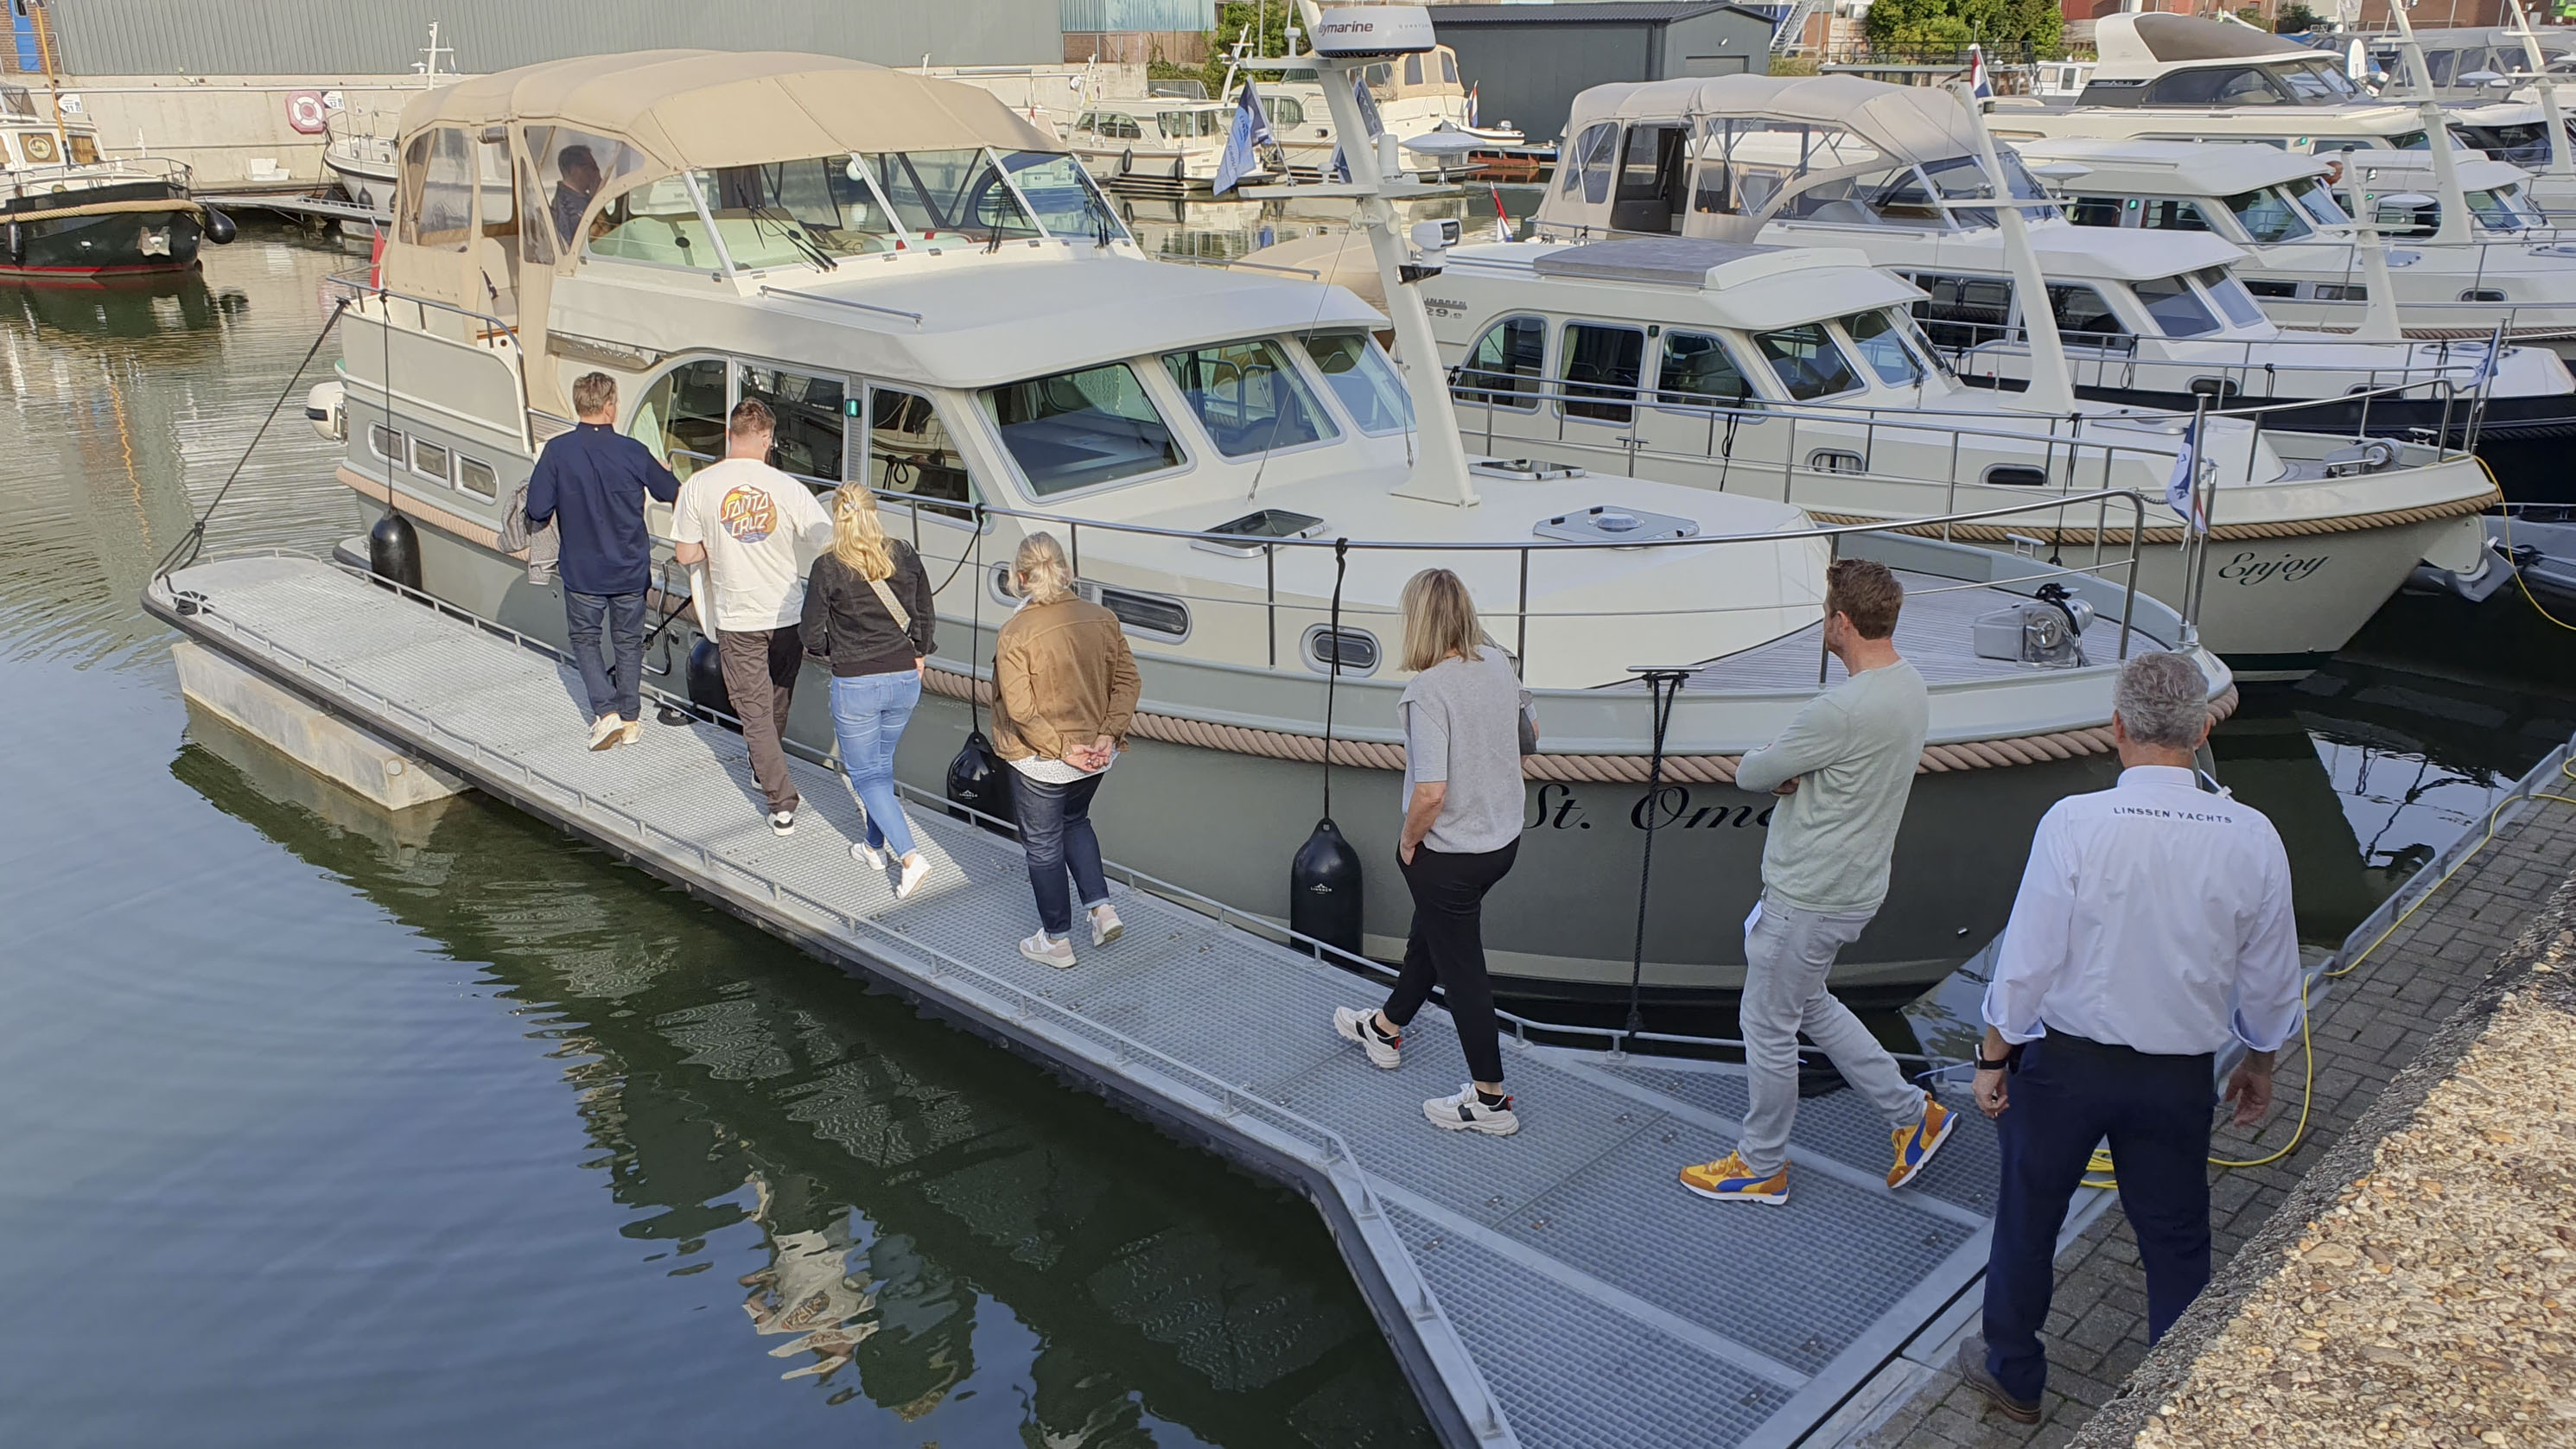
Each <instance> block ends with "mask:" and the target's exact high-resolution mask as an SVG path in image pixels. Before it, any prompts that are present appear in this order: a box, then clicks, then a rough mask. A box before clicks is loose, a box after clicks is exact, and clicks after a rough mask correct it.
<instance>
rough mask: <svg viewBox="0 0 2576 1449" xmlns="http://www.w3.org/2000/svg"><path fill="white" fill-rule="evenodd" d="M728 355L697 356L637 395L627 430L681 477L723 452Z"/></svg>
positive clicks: (729, 404) (729, 402) (730, 402)
mask: <svg viewBox="0 0 2576 1449" xmlns="http://www.w3.org/2000/svg"><path fill="white" fill-rule="evenodd" d="M726 373H727V368H726V366H725V362H724V359H722V358H719V357H697V358H691V359H690V360H689V361H687V362H683V363H681V364H680V365H679V366H677V367H675V368H672V369H671V370H670V371H669V372H666V373H663V374H662V375H661V376H660V377H657V378H655V379H653V382H652V384H651V385H650V386H648V387H646V388H645V389H644V392H643V395H642V396H641V397H639V398H637V399H636V402H635V415H634V416H633V417H632V418H630V419H628V421H627V424H626V435H627V436H628V437H631V438H633V439H634V440H635V441H637V442H639V443H642V444H643V445H644V446H645V447H646V448H648V449H650V450H651V451H652V454H653V456H654V457H656V458H659V459H661V460H662V462H663V464H664V465H665V466H667V467H668V468H669V469H670V470H671V471H672V472H674V473H677V474H678V475H680V476H681V477H682V478H686V477H688V476H689V475H690V474H691V473H694V472H696V471H697V470H698V469H699V468H701V467H704V466H705V465H707V464H709V463H712V462H715V461H716V460H717V459H719V458H722V457H723V456H724V432H725V416H726V414H727V413H728V412H730V411H731V410H732V407H733V399H732V397H731V396H730V395H728V394H727V392H726V390H725V387H726Z"/></svg>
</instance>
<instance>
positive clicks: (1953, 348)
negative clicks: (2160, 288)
mask: <svg viewBox="0 0 2576 1449" xmlns="http://www.w3.org/2000/svg"><path fill="white" fill-rule="evenodd" d="M1915 321H1916V322H1917V323H1918V324H1919V325H1921V326H1923V328H1924V329H1925V331H1926V332H1927V334H1928V333H1932V332H1936V331H1937V332H1938V333H1939V334H1940V338H1939V340H1933V342H1932V345H1933V346H1935V347H1937V348H1939V349H1940V350H1941V353H1942V355H1943V356H1944V357H1945V358H1947V359H1948V360H1949V363H1950V367H1951V370H1952V371H1954V372H1958V373H1961V374H1963V375H1967V376H1975V377H1983V378H1986V379H1988V380H1989V381H1992V380H1994V379H1996V378H1997V377H1998V376H1999V374H1998V373H1997V372H1996V371H1995V370H1994V364H1995V363H1996V362H1997V361H2009V360H2012V359H2027V358H2028V357H2029V356H2030V338H2029V335H2028V334H2027V333H2026V332H2024V331H2023V329H2022V328H2020V327H2019V326H2016V325H2014V324H2011V323H2006V322H1968V321H1957V320H1952V319H1948V318H1931V319H1926V318H1922V317H1917V318H1916V319H1915ZM2060 330H2061V332H2063V328H2062V327H2061V329H2060ZM1951 339H1957V340H1951ZM1927 340H1931V339H1929V338H1927ZM2374 346H2375V347H2380V348H2385V349H2390V350H2401V351H2403V352H2404V353H2405V354H2406V355H2407V357H2408V358H2409V359H2410V361H2409V362H2407V363H2405V364H2403V365H2399V366H2394V367H2392V366H2388V365H2385V364H2380V363H2371V362H2356V361H2351V360H2345V361H2325V362H2311V361H2302V360H2299V353H2300V351H2301V350H2302V349H2320V348H2333V349H2337V350H2340V351H2343V352H2346V353H2349V352H2351V351H2352V350H2353V349H2355V348H2357V347H2374ZM2150 349H2172V351H2153V350H2150ZM2185 349H2188V350H2190V352H2191V353H2192V354H2193V355H2188V356H2185V355H2179V354H2180V353H2181V352H2182V351H2183V350H2185ZM2065 351H2066V362H2067V368H2068V371H2069V372H2070V373H2072V374H2073V378H2072V380H2073V382H2074V383H2075V385H2076V386H2077V387H2095V388H2104V389H2121V390H2129V391H2135V390H2140V389H2141V388H2142V387H2143V388H2144V390H2146V391H2167V392H2170V391H2176V390H2177V389H2174V388H2171V387H2156V386H2154V385H2153V384H2152V382H2150V383H2147V384H2142V383H2141V382H2140V380H2139V379H2140V374H2141V370H2142V369H2154V370H2156V371H2158V372H2188V373H2190V374H2192V376H2191V378H2190V381H2189V383H2188V384H2187V386H2186V387H2185V388H2183V389H2180V390H2183V391H2189V392H2194V393H2198V394H2200V395H2201V396H2204V397H2206V398H2208V399H2209V400H2210V402H2211V404H2212V407H2213V410H2214V411H2219V412H2225V411H2227V410H2228V408H2227V406H2226V404H2227V400H2228V399H2230V398H2253V397H2260V398H2263V399H2265V400H2267V401H2276V402H2283V403H2291V404H2298V403H2333V402H2341V401H2345V400H2347V397H2348V396H2357V394H2348V393H2347V388H2348V387H2357V388H2358V389H2360V390H2361V391H2362V392H2369V393H2373V394H2377V395H2383V396H2384V395H2385V394H2386V393H2387V392H2389V391H2391V390H2403V389H2408V388H2423V389H2425V390H2426V391H2425V397H2424V398H2423V399H2418V401H2422V400H2429V399H2431V398H2433V397H2435V396H2437V393H2436V392H2435V390H2434V389H2435V385H2436V384H2440V383H2448V384H2450V386H2451V388H2452V390H2453V391H2454V392H2459V391H2463V390H2472V389H2474V387H2475V386H2476V382H2477V378H2478V374H2479V370H2480V369H2481V368H2482V367H2483V366H2484V365H2485V361H2486V355H2487V342H2486V339H2485V338H2475V339H2471V338H2444V339H2435V340H2430V341H2424V342H2389V343H2368V342H2356V341H2354V340H2353V339H2352V338H2350V337H2345V336H2340V335H2334V336H2315V337H2294V336H2278V337H2141V336H2138V335H2135V334H2132V333H2121V334H2118V335H2116V336H2114V335H2109V334H2101V333H2074V334H2069V335H2067V340H2066V346H2065ZM2257 352H2261V353H2264V354H2272V353H2282V354H2287V356H2288V359H2289V360H2286V361H2285V360H2279V359H2277V358H2274V357H2271V356H2268V355H2267V356H2262V357H2258V356H2256V353H2257ZM2231 354H2232V356H2231ZM2428 354H2429V360H2423V361H2415V360H2412V359H2417V358H2419V357H2426V356H2427V355H2428ZM2311 378H2332V379H2335V380H2336V383H2335V385H2334V386H2333V389H2332V391H2329V392H2313V391H2311V392H2305V393H2302V394H2300V395H2299V396H2297V397H2290V398H2284V397H2282V396H2281V386H2282V383H2283V381H2284V380H2287V381H2289V382H2291V383H2293V384H2295V383H2297V382H2299V381H2300V380H2302V379H2311ZM2258 383H2259V384H2260V386H2259V389H2258V387H2257V384H2258Z"/></svg>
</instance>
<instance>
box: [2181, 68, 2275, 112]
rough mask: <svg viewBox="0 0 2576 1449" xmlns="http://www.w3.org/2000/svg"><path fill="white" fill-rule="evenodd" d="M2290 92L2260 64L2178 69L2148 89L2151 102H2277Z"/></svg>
mask: <svg viewBox="0 0 2576 1449" xmlns="http://www.w3.org/2000/svg"><path fill="white" fill-rule="evenodd" d="M2289 99H2290V96H2289V95H2288V93H2287V92H2286V91H2285V90H2284V89H2283V88H2282V87H2281V86H2279V85H2278V84H2277V83H2275V82H2274V81H2273V80H2272V78H2271V77H2270V76H2268V75H2266V74H2264V70H2263V67H2261V66H2259V65H2238V66H2209V67H2204V68H2202V69H2199V70H2178V71H2175V72H2173V73H2172V74H2170V75H2166V76H2164V77H2162V78H2160V79H2158V80H2157V81H2156V83H2155V86H2154V87H2153V88H2152V89H2151V90H2150V91H2149V92H2148V97H2147V104H2148V105H2151V106H2276V105H2279V104H2281V103H2282V102H2283V101H2286V100H2289Z"/></svg>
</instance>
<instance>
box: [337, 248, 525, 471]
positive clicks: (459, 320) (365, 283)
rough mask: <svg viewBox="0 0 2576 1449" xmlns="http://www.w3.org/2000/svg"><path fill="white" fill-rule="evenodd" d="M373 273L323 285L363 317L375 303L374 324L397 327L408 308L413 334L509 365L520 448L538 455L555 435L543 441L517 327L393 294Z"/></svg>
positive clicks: (360, 394)
mask: <svg viewBox="0 0 2576 1449" xmlns="http://www.w3.org/2000/svg"><path fill="white" fill-rule="evenodd" d="M372 270H373V269H372V268H369V267H351V268H349V269H348V270H347V271H342V272H333V273H332V274H331V275H330V276H328V277H326V278H324V279H323V287H324V295H326V296H328V295H331V294H332V293H333V292H334V291H336V292H339V293H341V294H344V295H346V296H348V297H349V298H351V299H352V301H353V302H354V305H353V306H352V307H351V309H350V310H351V311H352V312H354V313H356V314H357V315H359V316H362V317H363V316H366V312H367V309H366V304H365V299H367V298H369V297H372V298H375V299H376V315H375V317H374V318H373V319H371V320H374V321H376V322H378V323H379V324H380V325H383V326H391V325H392V324H393V320H394V315H395V314H394V308H395V307H396V306H403V307H409V308H411V309H412V312H413V328H412V330H413V332H414V334H415V335H417V336H421V337H427V338H431V339H433V340H435V341H438V342H441V343H445V344H447V345H449V346H454V347H466V348H471V349H473V350H474V351H475V352H477V353H479V354H481V355H483V356H485V357H496V358H501V359H503V360H505V361H506V362H507V364H508V366H509V368H510V380H511V383H512V385H513V386H515V387H516V388H517V389H518V392H519V406H518V410H517V412H518V416H517V419H516V429H517V436H518V439H519V443H520V445H521V446H522V447H524V448H526V449H527V450H528V451H529V452H530V453H534V452H535V451H536V450H537V446H538V444H540V443H541V442H543V441H544V439H545V437H550V436H552V433H546V434H544V435H542V436H541V435H540V434H539V432H538V430H537V418H538V417H539V416H541V415H540V414H538V413H537V412H536V403H535V401H534V399H532V398H531V397H530V396H529V393H528V355H527V352H526V351H525V350H524V349H523V348H521V347H520V346H519V329H518V326H517V324H515V323H512V322H510V321H507V320H505V319H503V318H500V317H496V316H494V315H493V314H491V313H489V312H477V311H475V310H474V309H473V308H471V307H460V306H458V305H456V304H455V303H453V302H442V301H439V300H438V299H436V298H434V297H422V296H416V295H414V294H412V293H410V292H396V291H393V290H391V289H390V288H388V287H386V286H385V285H384V283H383V282H382V281H381V280H380V279H378V278H376V277H373V276H371V275H370V272H371V271H372ZM432 314H436V315H438V316H441V317H447V318H452V319H454V321H455V324H456V328H457V334H456V335H454V336H451V335H449V334H448V333H446V332H444V331H441V330H439V329H438V328H436V327H433V326H431V325H430V317H431V315H432ZM388 382H390V379H388ZM353 396H355V397H357V398H359V399H360V400H363V399H364V397H365V396H366V390H365V389H363V388H361V389H355V390H353ZM555 431H560V429H557V430H555Z"/></svg>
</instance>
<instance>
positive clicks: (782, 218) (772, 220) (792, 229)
mask: <svg viewBox="0 0 2576 1449" xmlns="http://www.w3.org/2000/svg"><path fill="white" fill-rule="evenodd" d="M743 209H744V210H745V211H748V212H750V213H751V216H752V220H754V221H766V222H768V223H769V224H770V225H772V226H774V227H777V228H778V230H779V232H780V233H781V234H782V235H784V236H785V237H786V238H787V240H788V241H789V242H790V243H792V244H794V246H795V247H796V249H797V250H798V251H801V252H803V253H804V254H805V256H806V258H807V259H808V260H809V261H811V262H813V263H814V265H816V266H818V267H821V268H822V269H823V270H824V271H827V272H837V271H839V270H840V269H841V264H840V263H839V262H836V261H834V260H832V254H831V253H830V252H827V251H825V250H823V247H822V244H821V243H819V242H817V241H815V240H814V239H813V238H812V237H810V236H807V235H806V234H805V233H804V231H803V230H802V229H801V227H800V226H799V224H798V223H797V220H796V218H794V217H792V216H789V215H787V214H786V213H785V212H782V211H780V210H779V209H778V208H777V207H774V206H747V207H744V208H743Z"/></svg>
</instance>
